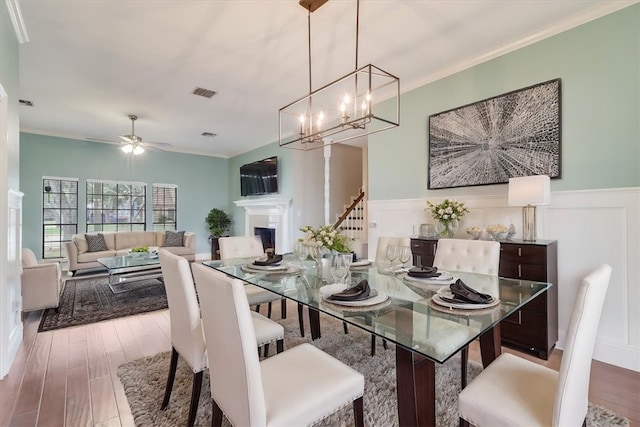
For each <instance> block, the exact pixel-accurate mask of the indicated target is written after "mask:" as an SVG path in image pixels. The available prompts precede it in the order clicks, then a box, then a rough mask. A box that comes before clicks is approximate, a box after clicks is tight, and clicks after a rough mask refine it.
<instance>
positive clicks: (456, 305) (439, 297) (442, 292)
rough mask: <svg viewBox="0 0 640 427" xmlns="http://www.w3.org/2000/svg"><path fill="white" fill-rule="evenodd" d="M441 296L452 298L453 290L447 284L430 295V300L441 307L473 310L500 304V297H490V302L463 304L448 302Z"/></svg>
mask: <svg viewBox="0 0 640 427" xmlns="http://www.w3.org/2000/svg"><path fill="white" fill-rule="evenodd" d="M442 297H444V298H449V299H451V298H454V295H453V292H451V289H449V287H448V286H447V287H443V288H440V289H438V292H437V293H436V294H435V295H434V296H432V297H431V300H432V301H433V302H435V303H436V304H438V305H440V306H442V307H447V308H456V309H458V310H474V311H475V310H482V309H484V308H491V307H495V306H496V305H498V304H500V299H498V298H495V297H491V298H492V300H491V302H488V303H486V304H472V303H469V304H465V303H457V302H449V301H446V300H444V299H443V298H442Z"/></svg>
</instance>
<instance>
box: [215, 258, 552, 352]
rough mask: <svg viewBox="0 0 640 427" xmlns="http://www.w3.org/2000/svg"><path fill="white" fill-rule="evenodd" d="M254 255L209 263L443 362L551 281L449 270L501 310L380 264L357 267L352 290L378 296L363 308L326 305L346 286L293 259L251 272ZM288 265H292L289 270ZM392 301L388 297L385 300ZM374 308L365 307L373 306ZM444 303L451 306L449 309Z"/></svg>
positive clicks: (232, 274)
mask: <svg viewBox="0 0 640 427" xmlns="http://www.w3.org/2000/svg"><path fill="white" fill-rule="evenodd" d="M252 261H253V258H243V259H233V260H225V261H224V262H222V261H209V262H204V265H207V266H209V267H212V268H215V269H217V270H220V271H222V272H224V273H226V274H228V275H230V276H233V277H236V278H238V279H240V280H243V281H244V282H247V283H251V284H254V285H256V286H259V287H261V288H264V289H267V290H269V291H272V292H275V293H277V294H279V295H282V296H284V297H286V298H288V299H291V300H293V301H296V302H298V303H301V304H303V305H306V306H308V307H310V308H312V309H315V310H318V311H320V312H322V313H325V314H328V315H330V316H333V317H335V318H337V319H340V320H343V321H345V322H347V323H349V324H351V325H354V326H356V327H358V328H361V329H363V330H365V331H367V332H370V333H372V334H375V335H377V336H380V337H383V338H384V339H387V340H389V341H390V342H393V343H395V344H396V345H399V346H402V347H405V348H406V349H408V350H411V351H413V352H416V353H419V354H421V355H423V356H425V357H427V358H429V359H431V360H433V361H436V362H439V363H443V362H445V361H446V360H447V359H449V358H450V357H451V356H453V355H454V354H456V353H457V352H458V351H459V350H460V349H462V348H464V347H465V346H466V345H467V344H469V343H470V342H471V341H473V340H474V339H476V338H477V337H479V336H480V335H482V334H483V333H484V332H486V331H488V330H489V329H491V328H492V327H493V326H495V325H496V324H497V323H499V322H500V321H501V320H503V319H504V318H506V317H508V316H509V315H511V314H512V313H514V312H515V311H517V310H518V309H519V308H520V307H522V306H523V305H524V304H526V303H527V302H529V301H531V300H532V299H534V298H535V297H537V296H538V295H540V294H542V293H543V292H545V291H546V290H547V289H548V288H549V287H550V286H551V284H549V283H544V282H533V281H529V280H517V279H509V278H503V277H497V276H487V275H482V274H475V273H463V272H454V271H450V272H449V273H450V274H451V275H452V276H453V277H454V278H456V279H457V278H460V279H462V281H463V282H464V283H465V284H467V285H468V286H470V287H472V288H474V289H476V290H477V291H480V292H483V293H487V294H490V295H491V296H493V297H494V298H495V299H498V300H499V302H498V301H496V303H495V305H493V306H491V304H487V305H486V306H482V308H480V309H478V308H475V309H470V308H469V306H468V305H465V306H457V305H455V304H447V303H446V302H443V300H442V299H440V298H439V297H438V296H436V297H435V300H436V301H439V302H440V304H439V303H436V302H435V301H434V295H438V292H440V293H442V292H443V291H445V290H446V289H447V288H448V283H450V281H447V282H445V283H446V284H441V283H440V282H435V283H434V282H433V281H426V280H418V279H415V278H411V277H409V276H408V275H407V274H406V272H404V271H400V272H396V273H389V272H387V271H385V270H386V269H385V268H384V267H388V266H380V267H377V266H376V265H375V264H374V263H372V264H371V265H369V266H364V267H360V268H357V269H355V268H352V270H351V272H350V279H349V280H347V281H349V283H350V286H355V285H357V284H358V283H359V282H360V281H362V280H367V282H368V283H369V286H370V287H371V289H372V290H375V291H376V292H377V297H376V298H375V299H371V300H369V301H368V302H365V303H363V304H360V303H355V304H353V303H352V305H340V304H337V303H334V302H330V301H327V300H326V297H327V295H329V294H330V293H333V292H335V291H337V290H339V289H341V288H343V287H345V285H342V286H332V287H327V286H328V285H333V284H334V282H335V281H334V280H332V279H331V278H330V275H329V274H328V273H329V272H328V270H327V269H324V270H323V271H321V272H320V275H318V272H317V270H316V269H315V268H314V267H310V268H307V269H305V270H301V269H300V267H299V265H300V264H299V261H297V260H296V259H295V257H294V256H292V255H290V254H287V255H285V256H284V261H283V265H282V267H281V269H275V268H273V269H270V270H259V269H256V268H253V267H252V266H251V263H252ZM285 267H286V268H285ZM385 296H386V297H385ZM370 302H371V303H374V304H372V305H366V304H369V303H370ZM441 304H447V305H453V307H451V306H444V305H441Z"/></svg>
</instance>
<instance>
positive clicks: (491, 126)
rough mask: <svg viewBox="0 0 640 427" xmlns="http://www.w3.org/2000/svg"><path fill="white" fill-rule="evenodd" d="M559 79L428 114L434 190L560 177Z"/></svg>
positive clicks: (430, 178)
mask: <svg viewBox="0 0 640 427" xmlns="http://www.w3.org/2000/svg"><path fill="white" fill-rule="evenodd" d="M560 112H561V108H560V79H554V80H550V81H548V82H544V83H539V84H536V85H534V86H530V87H526V88H524V89H518V90H514V91H513V92H509V93H505V94H502V95H499V96H495V97H493V98H488V99H485V100H483V101H479V102H475V103H473V104H469V105H465V106H462V107H458V108H454V109H452V110H448V111H443V112H441V113H438V114H433V115H431V116H429V122H428V125H427V126H428V129H427V133H428V138H429V140H428V142H427V144H428V162H429V174H428V183H427V187H428V188H429V189H437V188H452V187H466V186H474V185H487V184H500V183H505V182H509V178H512V177H519V176H529V175H548V176H549V177H550V178H559V177H560V166H561V164H560V146H561V145H560V136H561V129H560V123H561V122H560Z"/></svg>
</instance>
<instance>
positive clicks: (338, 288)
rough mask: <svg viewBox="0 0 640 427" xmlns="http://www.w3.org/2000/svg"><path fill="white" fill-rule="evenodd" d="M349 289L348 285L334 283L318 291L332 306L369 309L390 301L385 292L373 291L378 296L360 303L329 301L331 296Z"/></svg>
mask: <svg viewBox="0 0 640 427" xmlns="http://www.w3.org/2000/svg"><path fill="white" fill-rule="evenodd" d="M345 289H347V285H346V284H344V283H334V284H332V285H326V286H323V287H321V288H320V289H318V292H320V295H322V299H323V300H324V301H326V302H328V303H330V304H333V305H339V306H341V307H343V306H344V307H369V306H372V305H377V304H381V303H383V302H385V301H386V300H388V299H389V295H387V293H386V292H384V291H378V290H375V289H372V291H375V292H377V295H375V296H374V297H371V298H367V299H364V300H360V301H334V300H330V299H328V298H329V297H330V296H331V295H333V294H335V293H338V292H342V291H344V290H345Z"/></svg>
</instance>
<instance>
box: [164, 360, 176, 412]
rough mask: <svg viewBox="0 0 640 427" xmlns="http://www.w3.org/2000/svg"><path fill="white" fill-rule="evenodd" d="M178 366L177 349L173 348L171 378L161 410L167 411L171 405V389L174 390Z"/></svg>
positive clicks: (170, 366)
mask: <svg viewBox="0 0 640 427" xmlns="http://www.w3.org/2000/svg"><path fill="white" fill-rule="evenodd" d="M177 366H178V352H177V351H176V349H175V348H173V347H171V362H169V376H168V377H167V387H166V388H165V390H164V399H162V406H161V407H160V409H165V408H166V407H167V405H168V404H169V398H170V397H171V389H173V380H175V378H176V368H177Z"/></svg>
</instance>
